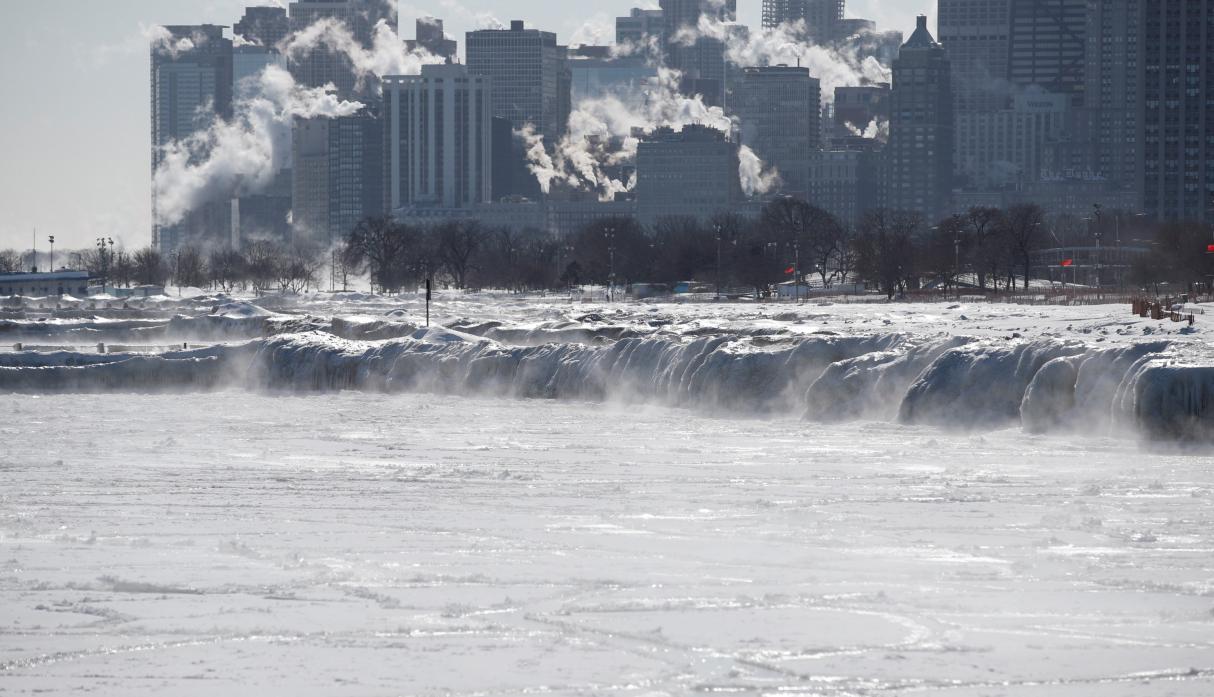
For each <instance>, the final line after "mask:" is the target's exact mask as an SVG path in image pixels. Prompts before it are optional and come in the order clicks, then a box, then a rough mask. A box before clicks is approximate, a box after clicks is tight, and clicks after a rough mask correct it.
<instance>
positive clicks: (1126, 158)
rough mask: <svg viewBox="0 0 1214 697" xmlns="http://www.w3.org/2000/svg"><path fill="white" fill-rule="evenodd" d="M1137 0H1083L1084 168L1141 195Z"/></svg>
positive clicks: (1138, 10)
mask: <svg viewBox="0 0 1214 697" xmlns="http://www.w3.org/2000/svg"><path fill="white" fill-rule="evenodd" d="M1141 7H1142V3H1141V0H1088V7H1087V17H1088V29H1087V73H1086V82H1087V85H1086V88H1085V90H1084V99H1085V101H1086V104H1085V110H1086V112H1087V114H1088V118H1089V126H1088V128H1087V129H1086V130H1087V131H1088V133H1089V140H1090V141H1091V142H1090V144H1089V148H1090V150H1089V151H1090V153H1091V155H1090V157H1089V162H1090V164H1089V167H1090V168H1091V169H1092V170H1093V171H1094V172H1095V173H1097V174H1100V175H1103V176H1104V177H1107V178H1108V179H1109V180H1111V181H1113V182H1115V183H1117V184H1119V185H1121V186H1124V187H1129V188H1132V189H1133V190H1134V191H1136V192H1138V195H1139V196H1141V190H1142V176H1141V162H1140V156H1141V147H1140V140H1139V132H1138V123H1139V119H1140V118H1141V114H1139V110H1140V108H1141V107H1142V100H1141V92H1140V88H1139V85H1138V77H1139V68H1140V66H1141V60H1142V56H1141V45H1140V43H1139V39H1140V34H1141V30H1142V22H1141V18H1142V11H1141Z"/></svg>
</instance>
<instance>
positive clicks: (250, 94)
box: [145, 19, 443, 225]
mask: <svg viewBox="0 0 1214 697" xmlns="http://www.w3.org/2000/svg"><path fill="white" fill-rule="evenodd" d="M145 34H146V35H147V36H148V37H149V39H150V40H151V41H152V44H153V46H154V47H155V48H156V49H157V50H163V51H168V52H174V51H175V52H177V53H176V54H174V55H179V54H180V53H181V52H185V51H189V50H190V49H192V48H193V47H194V45H195V41H194V40H192V39H188V38H186V39H180V40H174V38H173V36H172V34H171V33H170V32H169V31H168V30H167V29H165V28H164V27H158V28H156V27H154V28H152V29H149V30H148V31H146V32H145ZM280 50H281V51H282V53H283V54H284V55H287V56H289V57H301V56H306V55H307V54H309V53H311V52H312V51H317V50H328V51H332V52H336V53H340V54H344V55H345V56H346V57H347V58H348V59H349V61H350V64H351V66H353V69H354V71H355V73H356V75H357V76H358V79H359V83H360V86H361V85H363V84H365V82H366V80H368V79H371V78H373V77H379V76H384V75H410V74H417V73H419V72H420V70H421V66H422V65H425V64H429V63H442V62H443V59H442V58H439V57H437V56H434V55H432V54H430V53H429V52H427V51H425V50H424V49H418V50H415V51H412V52H410V51H408V50H407V49H406V48H405V44H404V42H403V41H401V40H400V39H399V37H398V36H397V35H396V32H395V31H393V30H392V28H391V27H390V26H388V24H387V22H383V21H381V22H380V23H379V24H378V25H377V26H376V27H375V33H374V37H373V42H372V45H371V47H370V48H364V47H363V46H362V45H361V44H360V43H359V42H358V41H357V40H356V39H355V38H354V36H353V34H352V33H351V32H350V30H349V29H348V28H347V27H346V26H345V25H344V24H342V23H341V22H339V21H336V20H332V19H322V20H319V21H317V22H316V23H315V24H313V25H312V26H310V27H308V28H306V29H304V30H303V31H301V32H299V33H297V34H295V35H293V36H290V37H288V38H287V39H285V40H284V41H283V42H282V45H281V46H280ZM255 79H256V85H254V86H253V87H254V88H253V89H248V90H242V91H241V97H240V98H239V99H238V100H237V101H236V103H235V104H234V105H233V112H234V115H233V118H232V119H231V120H230V121H225V120H222V119H217V120H216V121H215V122H214V123H212V124H211V126H210V127H209V128H207V129H205V130H201V131H198V132H196V133H194V134H193V135H191V136H189V137H187V138H185V139H183V140H179V141H175V142H172V143H169V144H168V145H166V146H165V147H164V148H163V149H162V151H161V161H160V164H159V165H158V167H157V169H156V172H155V174H154V175H153V181H152V186H153V189H154V191H155V196H156V215H157V222H158V223H160V224H163V225H172V224H175V223H177V222H180V221H181V220H182V219H183V218H184V217H185V216H186V215H187V214H188V213H189V212H190V211H192V210H194V209H196V208H198V207H199V206H201V205H203V204H206V203H211V202H214V201H222V200H226V199H230V198H233V197H238V196H244V195H248V194H254V193H257V192H259V191H264V190H265V189H266V188H267V187H268V186H269V185H270V184H271V183H273V181H274V178H275V176H276V175H277V174H278V173H279V172H281V171H282V169H283V168H285V167H287V166H289V165H290V161H291V128H292V124H293V122H294V120H295V119H296V118H339V117H343V116H351V115H354V114H356V113H358V112H359V111H360V110H361V109H362V108H363V104H361V103H360V102H356V101H346V100H342V99H339V98H338V97H337V96H336V95H335V94H333V92H332V90H333V86H332V85H328V86H326V87H320V88H304V87H300V86H299V85H297V84H296V83H295V80H294V79H293V78H292V77H291V74H290V73H288V72H287V71H286V70H283V69H282V68H280V67H277V66H269V67H267V68H266V69H265V70H264V71H262V73H261V74H260V75H258V76H257V77H256V78H255Z"/></svg>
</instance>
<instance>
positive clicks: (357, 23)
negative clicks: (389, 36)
mask: <svg viewBox="0 0 1214 697" xmlns="http://www.w3.org/2000/svg"><path fill="white" fill-rule="evenodd" d="M395 7H396V6H395V4H394V3H390V2H383V0H295V2H292V3H291V4H290V6H289V8H288V9H289V12H290V28H291V31H292V32H293V33H299V32H302V31H303V30H305V29H307V28H308V27H310V26H312V25H313V24H315V23H316V22H319V21H321V20H333V21H337V22H340V23H341V24H342V25H344V26H345V27H346V29H348V30H349V31H350V34H351V36H353V38H354V41H355V42H356V43H357V44H358V45H359V46H361V47H362V48H364V49H367V50H369V49H371V48H372V47H373V45H374V41H375V32H376V26H377V25H378V24H379V23H380V22H385V23H386V24H387V26H388V28H389V29H391V30H392V32H393V33H395V32H396V26H397V20H396V10H395ZM288 59H289V65H290V69H291V75H292V76H293V77H294V78H295V81H296V82H297V83H299V84H300V85H303V86H305V87H324V86H325V85H328V84H330V83H332V84H333V85H334V87H335V88H336V90H337V94H338V96H340V97H342V98H343V99H359V100H362V101H367V100H370V99H374V98H375V97H376V96H377V95H378V94H379V85H378V84H377V82H376V79H375V76H374V75H371V74H369V73H366V72H360V71H359V70H358V68H357V67H356V66H355V65H354V63H353V62H352V61H351V60H350V58H349V56H347V55H346V54H345V53H344V52H341V51H336V50H333V49H332V48H330V47H328V46H327V45H321V46H317V47H315V48H313V49H312V50H311V51H308V52H300V53H296V54H295V55H291V56H288Z"/></svg>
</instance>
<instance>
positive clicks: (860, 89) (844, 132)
mask: <svg viewBox="0 0 1214 697" xmlns="http://www.w3.org/2000/svg"><path fill="white" fill-rule="evenodd" d="M889 92H890V90H889V85H888V84H885V83H881V84H879V85H862V86H840V87H836V88H835V104H834V113H833V118H834V127H833V128H832V129H831V137H832V139H833V138H847V137H849V136H857V135H860V136H862V135H864V134H865V133H866V132H867V131H869V129H874V128H875V129H880V127H881V125H882V124H885V125H886V126H888V124H889Z"/></svg>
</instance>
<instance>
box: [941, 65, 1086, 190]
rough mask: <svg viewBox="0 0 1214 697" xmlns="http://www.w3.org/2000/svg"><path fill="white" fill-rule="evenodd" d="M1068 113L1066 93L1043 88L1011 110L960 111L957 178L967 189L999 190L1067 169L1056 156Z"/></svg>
mask: <svg viewBox="0 0 1214 697" xmlns="http://www.w3.org/2000/svg"><path fill="white" fill-rule="evenodd" d="M1070 114H1071V109H1070V102H1069V100H1068V99H1067V97H1066V95H1061V94H1051V93H1049V92H1045V91H1044V90H1042V89H1041V88H1039V87H1033V88H1030V89H1028V90H1026V91H1025V92H1023V93H1021V94H1019V95H1017V96H1016V98H1015V99H1014V100H1013V104H1012V107H1011V108H1009V109H1000V110H998V111H958V112H957V117H956V118H957V121H956V129H957V131H956V132H957V140H956V142H957V149H956V165H955V169H956V174H957V176H958V177H959V178H960V179H961V181H962V182H963V183H964V184H965V185H966V186H969V187H978V188H1000V187H1004V186H1010V185H1024V184H1027V183H1030V182H1033V181H1036V180H1037V179H1039V178H1040V177H1041V176H1042V174H1044V173H1045V172H1047V171H1061V170H1064V169H1067V167H1066V166H1065V165H1066V164H1067V163H1060V162H1057V161H1055V158H1056V157H1057V155H1052V154H1053V153H1056V152H1058V148H1057V146H1059V145H1060V144H1062V141H1063V140H1064V139H1065V138H1068V137H1069V128H1068V125H1069V117H1070ZM1063 151H1064V152H1065V150H1063Z"/></svg>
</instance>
